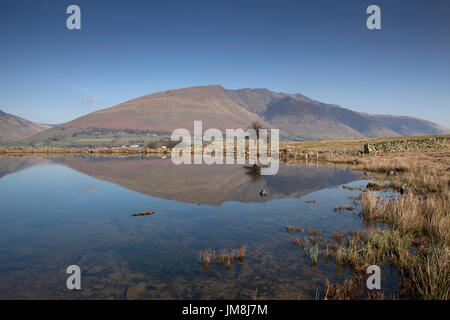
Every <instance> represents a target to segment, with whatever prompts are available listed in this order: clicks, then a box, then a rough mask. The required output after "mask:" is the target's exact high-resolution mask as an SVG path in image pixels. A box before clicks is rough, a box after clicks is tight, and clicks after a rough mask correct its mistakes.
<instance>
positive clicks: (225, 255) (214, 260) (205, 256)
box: [200, 246, 247, 268]
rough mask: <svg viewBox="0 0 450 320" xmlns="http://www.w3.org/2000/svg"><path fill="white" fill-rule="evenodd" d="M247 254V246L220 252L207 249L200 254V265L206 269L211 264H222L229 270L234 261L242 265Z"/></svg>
mask: <svg viewBox="0 0 450 320" xmlns="http://www.w3.org/2000/svg"><path fill="white" fill-rule="evenodd" d="M246 252H247V248H246V247H245V246H244V247H241V248H238V249H231V250H229V251H228V250H227V249H224V250H221V251H219V252H218V251H216V250H213V249H206V250H204V251H202V252H200V263H201V264H203V266H205V267H207V266H209V265H210V264H221V265H224V266H226V267H227V268H229V267H231V264H232V263H233V261H238V262H240V263H242V262H243V261H244V257H245V255H246Z"/></svg>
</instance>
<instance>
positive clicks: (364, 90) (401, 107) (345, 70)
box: [0, 0, 450, 127]
mask: <svg viewBox="0 0 450 320" xmlns="http://www.w3.org/2000/svg"><path fill="white" fill-rule="evenodd" d="M71 4H77V5H79V6H80V8H81V16H82V21H81V30H68V29H67V28H66V18H67V16H68V15H67V14H66V8H67V7H68V6H69V5H71ZM371 4H376V5H379V6H380V8H381V27H382V29H381V30H368V29H367V28H366V18H367V17H368V15H367V14H366V13H365V11H366V8H367V7H368V6H369V5H371ZM449 19H450V2H449V1H447V0H442V1H438V0H433V1H406V0H404V1H401V0H396V1H364V0H346V1H344V0H342V1H335V0H329V1H324V0H316V1H283V0H277V1H275V0H274V1H264V0H239V1H233V0H227V1H222V0H220V1H219V0H218V1H213V0H208V1H193V0H192V1H188V0H185V1H98V0H89V1H78V0H72V1H64V0H54V1H51V0H48V1H44V0H33V1H22V0H2V1H1V2H0V109H2V110H4V111H6V112H8V113H13V114H17V115H19V116H22V117H25V118H27V119H30V120H33V121H39V122H45V123H62V122H65V121H69V120H71V119H74V118H76V117H78V116H81V115H83V114H86V113H89V112H92V111H94V110H98V109H101V108H105V107H110V106H113V105H115V104H118V103H120V102H124V101H126V100H129V99H133V98H136V97H139V96H142V95H146V94H149V93H153V92H157V91H162V90H168V89H175V88H182V87H188V86H195V85H207V84H221V85H222V86H224V87H225V88H229V89H238V88H268V89H270V90H274V91H282V92H291V93H296V92H299V93H302V94H304V95H306V96H308V97H310V98H312V99H316V100H319V101H322V102H327V103H335V104H339V105H341V106H343V107H346V108H349V109H353V110H356V111H362V112H368V113H381V114H395V115H410V116H416V117H421V118H424V119H427V120H431V121H434V122H437V123H439V124H442V125H445V126H447V127H450V72H449V71H450V20H449Z"/></svg>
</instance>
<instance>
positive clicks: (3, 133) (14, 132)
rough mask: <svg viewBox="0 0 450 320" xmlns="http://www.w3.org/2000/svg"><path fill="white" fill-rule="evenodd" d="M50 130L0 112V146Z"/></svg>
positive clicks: (41, 125)
mask: <svg viewBox="0 0 450 320" xmlns="http://www.w3.org/2000/svg"><path fill="white" fill-rule="evenodd" d="M48 128H50V126H48V125H45V124H40V123H36V122H32V121H29V120H25V119H23V118H20V117H17V116H14V115H12V114H8V113H6V112H3V111H2V110H0V144H1V143H8V142H13V141H19V140H22V139H25V138H27V137H30V136H32V135H34V134H36V133H38V132H41V131H43V130H45V129H48Z"/></svg>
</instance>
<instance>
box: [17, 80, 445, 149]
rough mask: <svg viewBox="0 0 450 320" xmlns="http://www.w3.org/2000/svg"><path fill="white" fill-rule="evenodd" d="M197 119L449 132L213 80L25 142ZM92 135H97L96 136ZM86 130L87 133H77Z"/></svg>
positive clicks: (100, 141)
mask: <svg viewBox="0 0 450 320" xmlns="http://www.w3.org/2000/svg"><path fill="white" fill-rule="evenodd" d="M194 120H202V121H203V128H204V129H207V128H218V129H220V130H222V131H224V130H225V129H228V128H230V129H234V128H248V127H249V125H250V124H251V123H252V122H254V121H257V122H260V123H261V124H262V125H263V126H264V127H267V128H278V129H280V134H281V136H282V138H285V139H290V140H311V139H344V138H363V137H386V136H404V135H434V134H447V133H450V131H449V130H448V129H447V128H445V127H442V126H439V125H437V124H435V123H432V122H429V121H426V120H422V119H418V118H413V117H398V116H389V115H371V114H366V113H360V112H355V111H352V110H349V109H345V108H342V107H340V106H337V105H333V104H325V103H322V102H319V101H315V100H312V99H309V98H308V97H305V96H303V95H301V94H287V93H280V92H274V91H270V90H267V89H240V90H227V89H224V88H223V87H221V86H219V85H212V86H199V87H191V88H184V89H177V90H169V91H163V92H158V93H154V94H150V95H146V96H143V97H139V98H136V99H133V100H130V101H127V102H124V103H121V104H119V105H117V106H114V107H111V108H107V109H103V110H99V111H95V112H93V113H90V114H87V115H85V116H82V117H80V118H77V119H75V120H72V121H70V122H67V123H65V124H62V125H61V126H59V127H55V128H52V129H50V130H47V131H44V132H43V133H40V134H37V135H36V136H34V137H32V138H29V139H27V140H25V141H24V143H27V144H33V145H39V144H47V145H60V146H65V145H71V146H73V145H92V144H94V145H96V144H97V145H111V144H115V145H117V144H119V142H118V141H120V143H124V142H123V141H132V142H133V143H138V142H139V143H144V142H145V141H147V140H146V136H149V135H150V134H155V133H156V134H157V135H165V136H167V135H170V133H171V132H172V131H173V130H175V129H177V128H186V129H189V130H192V129H193V123H194ZM124 130H128V131H129V134H132V135H133V136H132V137H130V139H132V140H130V139H129V140H126V139H124V136H120V137H119V136H118V135H117V132H120V133H121V134H123V132H121V131H124ZM92 135H96V138H95V139H92V138H91V136H92ZM106 135H108V138H105V137H106ZM81 136H82V137H83V139H81V138H76V137H81ZM69 140H70V142H68V141H69ZM87 141H89V142H87Z"/></svg>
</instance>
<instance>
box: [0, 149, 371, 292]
mask: <svg viewBox="0 0 450 320" xmlns="http://www.w3.org/2000/svg"><path fill="white" fill-rule="evenodd" d="M362 178H363V176H362V175H361V174H359V173H356V172H352V171H351V170H349V169H339V168H331V167H324V166H319V165H317V164H315V163H309V164H307V165H305V164H295V165H286V164H280V170H279V173H278V174H277V175H275V176H258V174H257V173H255V172H254V170H252V168H245V167H243V166H237V165H236V166H234V165H221V166H208V165H184V166H175V165H173V164H172V162H171V161H170V160H169V159H152V158H136V157H135V158H82V157H61V158H49V159H44V158H0V284H1V285H0V298H2V299H7V298H9V299H15V298H37V299H48V298H50V299H52V298H53V299H58V298H63V299H127V298H128V299H133V298H143V299H250V298H252V297H253V296H254V295H255V292H256V290H257V296H258V298H276V299H299V298H300V299H314V298H315V297H316V292H317V290H319V289H320V288H323V286H324V283H325V280H326V279H329V280H330V281H332V282H333V281H342V280H343V279H344V278H345V277H346V276H348V275H349V274H350V271H349V269H347V268H337V266H336V265H335V264H334V262H332V261H329V262H326V261H324V260H323V259H320V258H319V262H318V264H317V265H313V264H311V262H310V259H309V257H306V256H305V255H304V253H303V250H302V249H300V248H298V247H295V246H293V245H292V244H291V240H292V239H294V238H296V237H300V238H303V237H304V236H305V234H303V233H298V234H292V233H287V232H286V225H298V226H301V227H303V228H304V229H306V228H307V227H310V226H311V227H314V228H316V229H320V230H322V232H323V235H324V238H327V237H328V236H329V235H331V234H332V233H334V232H335V231H339V230H344V231H350V230H361V228H362V224H361V220H360V218H359V216H358V208H357V210H355V211H351V212H349V211H345V212H335V211H334V207H335V206H336V205H353V206H354V204H352V200H351V199H348V198H347V197H348V196H349V195H357V194H358V193H359V191H356V190H355V191H349V190H346V189H343V188H342V185H343V184H350V185H355V186H360V185H365V184H366V183H367V181H365V180H362ZM261 189H265V190H267V191H268V193H269V195H268V196H267V197H261V196H260V195H259V192H260V190H261ZM305 200H316V203H306V202H305ZM145 210H154V211H155V214H154V215H151V216H144V217H133V216H132V214H133V213H136V212H140V211H145ZM242 246H246V247H247V251H248V255H247V256H246V257H245V259H244V261H243V262H242V263H240V264H239V263H237V262H235V263H234V264H233V265H232V266H231V268H226V267H224V266H222V265H210V266H209V267H208V268H204V267H203V266H202V265H201V264H200V263H199V253H200V252H201V251H203V250H205V249H208V248H212V249H216V250H221V249H225V248H228V249H230V248H239V247H242ZM73 264H75V265H78V266H80V268H81V271H82V280H81V285H82V290H81V291H75V290H74V291H71V290H68V289H67V287H66V279H67V277H68V275H67V274H66V273H65V270H66V268H67V266H69V265H73Z"/></svg>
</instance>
